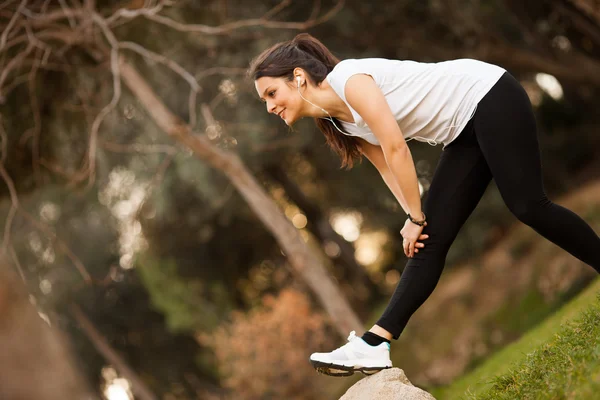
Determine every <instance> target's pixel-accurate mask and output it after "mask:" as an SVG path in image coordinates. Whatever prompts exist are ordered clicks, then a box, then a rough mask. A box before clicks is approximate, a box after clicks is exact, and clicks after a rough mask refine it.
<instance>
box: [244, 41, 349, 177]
mask: <svg viewBox="0 0 600 400" xmlns="http://www.w3.org/2000/svg"><path fill="white" fill-rule="evenodd" d="M339 62H340V60H339V59H338V58H337V57H335V56H334V55H333V53H331V51H329V49H328V48H327V47H325V45H324V44H323V43H321V42H320V41H319V40H317V39H316V38H314V37H313V36H311V35H309V34H308V33H300V34H298V35H296V37H294V39H292V40H289V41H286V42H280V43H277V44H275V45H273V46H271V47H270V48H268V49H266V50H264V51H263V52H262V53H261V54H259V55H258V56H257V57H256V58H254V59H253V60H252V61H251V62H250V67H249V68H248V76H249V77H250V78H251V79H252V80H257V79H259V78H262V77H263V76H268V77H272V78H284V79H285V80H286V81H287V82H291V81H292V80H293V79H294V68H302V69H303V70H304V71H305V72H306V74H307V79H308V80H310V81H311V83H312V84H314V85H315V86H317V85H319V84H320V83H321V82H323V80H324V79H325V78H326V77H327V75H328V74H329V73H330V72H331V71H332V70H333V68H334V67H335V66H336V64H337V63H339ZM333 119H334V121H335V122H336V124H337V125H340V123H339V121H338V120H337V119H336V118H333ZM314 120H315V123H316V125H317V127H318V128H319V130H320V131H321V132H322V133H323V135H324V136H325V140H326V142H327V144H328V145H329V147H330V148H331V149H332V150H333V151H334V152H336V153H337V154H338V155H339V156H340V158H341V162H342V165H341V167H342V168H343V167H346V169H350V168H352V166H353V165H354V160H355V159H359V160H360V159H361V152H360V150H359V145H358V144H359V142H358V139H357V138H356V137H353V136H347V135H344V134H341V133H339V132H338V131H337V130H336V129H335V127H334V126H333V124H332V123H331V121H329V120H325V119H321V118H314Z"/></svg>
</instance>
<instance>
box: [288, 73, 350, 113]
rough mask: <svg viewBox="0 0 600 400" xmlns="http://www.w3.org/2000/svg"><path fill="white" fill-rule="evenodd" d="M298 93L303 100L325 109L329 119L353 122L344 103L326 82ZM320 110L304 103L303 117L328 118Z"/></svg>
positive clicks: (301, 89)
mask: <svg viewBox="0 0 600 400" xmlns="http://www.w3.org/2000/svg"><path fill="white" fill-rule="evenodd" d="M300 93H302V96H304V98H305V99H307V100H308V101H310V102H311V103H314V104H316V105H317V106H319V107H321V108H323V109H325V110H326V111H327V112H328V113H329V115H331V117H333V118H336V119H338V120H340V121H345V122H354V117H353V116H352V113H351V112H350V109H349V108H348V106H347V105H346V103H344V101H343V100H342V99H341V98H340V96H338V95H337V93H336V92H335V91H334V90H333V88H332V87H331V86H330V85H329V83H328V82H327V80H323V82H321V83H320V84H319V86H316V87H315V86H312V87H310V86H309V87H305V88H300ZM321 108H318V107H315V106H313V105H311V104H310V103H308V102H305V108H304V111H305V115H306V116H307V117H313V118H320V117H328V116H329V115H327V114H326V113H324V112H323V110H321Z"/></svg>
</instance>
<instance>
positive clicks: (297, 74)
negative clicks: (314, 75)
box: [293, 68, 306, 86]
mask: <svg viewBox="0 0 600 400" xmlns="http://www.w3.org/2000/svg"><path fill="white" fill-rule="evenodd" d="M293 74H294V86H296V85H297V84H298V80H297V79H298V77H299V78H300V84H301V85H303V84H304V83H306V73H305V72H304V70H303V69H302V68H294V71H293Z"/></svg>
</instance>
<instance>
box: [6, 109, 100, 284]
mask: <svg viewBox="0 0 600 400" xmlns="http://www.w3.org/2000/svg"><path fill="white" fill-rule="evenodd" d="M0 138H1V139H2V155H1V157H0V160H1V161H2V162H0V176H1V177H2V179H3V180H4V182H5V183H6V185H7V186H8V191H9V193H10V199H11V208H10V211H9V215H8V218H7V219H6V223H5V225H4V237H3V240H2V248H1V251H2V254H6V253H7V252H8V249H9V246H10V232H11V229H12V222H13V219H14V216H15V214H16V213H17V211H18V212H20V213H21V214H22V215H23V216H24V217H25V218H26V219H27V220H29V222H30V223H31V224H33V225H34V226H36V227H37V228H38V229H39V230H41V231H43V232H44V233H46V235H48V236H50V237H51V238H52V239H53V242H55V243H57V245H58V247H59V249H60V250H62V251H63V252H64V253H65V254H66V255H67V257H69V259H71V262H72V263H73V265H75V267H76V268H77V270H78V271H79V273H80V274H81V276H82V277H83V279H84V280H85V281H86V282H87V283H89V282H91V277H90V275H89V274H88V272H87V270H86V269H85V266H84V265H83V263H82V262H81V260H80V259H79V258H78V257H77V256H76V255H75V254H74V253H73V252H72V251H71V249H70V248H69V247H68V246H67V245H66V244H65V242H63V241H62V240H61V239H60V238H59V237H58V236H57V235H56V233H54V232H53V231H52V229H51V228H49V227H48V226H46V225H45V224H43V223H42V222H40V221H38V220H37V219H35V218H34V217H33V216H32V215H31V214H29V213H28V212H27V211H25V210H24V209H23V208H22V207H21V206H20V204H19V197H18V196H17V189H16V188H15V184H14V182H13V180H12V179H11V177H10V175H9V174H8V171H7V170H6V168H5V167H4V162H5V160H6V154H7V142H8V137H7V136H6V132H4V129H3V127H2V124H1V121H0Z"/></svg>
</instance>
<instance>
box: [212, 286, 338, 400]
mask: <svg viewBox="0 0 600 400" xmlns="http://www.w3.org/2000/svg"><path fill="white" fill-rule="evenodd" d="M326 323H327V320H326V318H325V317H324V316H323V315H322V314H321V313H317V312H313V311H312V310H311V307H310V303H309V300H308V298H307V297H306V295H305V294H303V293H302V292H299V291H297V290H295V289H284V290H282V291H281V293H279V294H278V295H277V296H273V295H267V296H265V297H264V299H263V308H262V309H255V310H253V311H252V312H250V313H248V314H242V313H239V312H234V313H232V315H231V321H230V322H229V323H226V324H224V325H223V326H221V327H219V328H218V329H217V330H216V331H215V332H214V333H213V334H211V335H207V334H204V335H201V341H202V342H203V343H204V344H206V345H208V346H211V347H212V348H213V349H214V351H215V354H216V357H217V360H218V363H219V369H220V371H221V373H222V374H223V376H224V379H223V380H222V382H223V384H224V385H225V386H226V387H228V388H230V389H231V390H232V391H233V392H234V393H235V394H234V397H233V398H235V399H239V400H253V399H264V400H267V399H289V400H301V399H318V398H319V393H321V390H320V389H319V388H317V387H315V385H313V384H312V382H313V381H314V379H315V374H316V372H315V370H314V369H313V368H312V367H311V365H310V363H309V362H308V354H310V353H312V352H314V351H317V349H321V348H323V347H325V346H327V345H329V344H331V343H330V340H329V339H328V336H327V334H326V331H327V329H326Z"/></svg>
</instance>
